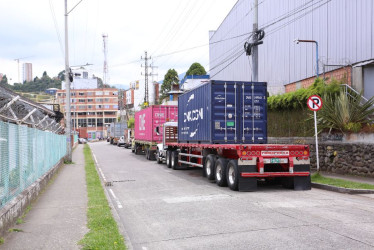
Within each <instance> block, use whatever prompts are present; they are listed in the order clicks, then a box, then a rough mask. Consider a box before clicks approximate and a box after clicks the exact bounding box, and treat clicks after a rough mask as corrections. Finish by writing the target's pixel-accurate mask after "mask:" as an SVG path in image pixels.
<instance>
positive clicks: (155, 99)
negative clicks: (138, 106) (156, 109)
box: [149, 59, 158, 103]
mask: <svg viewBox="0 0 374 250" xmlns="http://www.w3.org/2000/svg"><path fill="white" fill-rule="evenodd" d="M149 67H150V68H151V70H152V71H151V73H150V74H149V75H150V76H151V77H152V87H153V88H154V86H155V85H154V78H153V77H154V76H158V73H153V71H154V69H157V68H158V66H154V63H153V59H152V63H151V65H150V66H149ZM156 94H157V92H156V91H155V93H154V103H156V101H157V96H156Z"/></svg>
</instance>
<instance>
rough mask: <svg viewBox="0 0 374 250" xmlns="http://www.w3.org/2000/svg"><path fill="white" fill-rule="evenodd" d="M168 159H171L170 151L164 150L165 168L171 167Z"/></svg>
mask: <svg viewBox="0 0 374 250" xmlns="http://www.w3.org/2000/svg"><path fill="white" fill-rule="evenodd" d="M170 157H171V151H170V150H166V166H167V167H168V168H170V167H171V163H170Z"/></svg>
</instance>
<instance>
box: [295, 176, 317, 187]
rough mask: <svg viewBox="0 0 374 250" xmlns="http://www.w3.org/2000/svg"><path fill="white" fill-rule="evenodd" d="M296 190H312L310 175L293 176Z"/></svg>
mask: <svg viewBox="0 0 374 250" xmlns="http://www.w3.org/2000/svg"><path fill="white" fill-rule="evenodd" d="M293 187H294V190H310V189H311V188H312V184H311V180H310V175H309V176H295V177H294V178H293Z"/></svg>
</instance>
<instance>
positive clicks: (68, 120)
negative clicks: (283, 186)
mask: <svg viewBox="0 0 374 250" xmlns="http://www.w3.org/2000/svg"><path fill="white" fill-rule="evenodd" d="M69 73H70V68H69V40H68V2H67V0H65V84H66V101H65V105H66V131H65V133H66V135H67V137H68V138H67V155H66V160H67V161H68V162H72V154H71V111H70V78H69V77H70V76H69Z"/></svg>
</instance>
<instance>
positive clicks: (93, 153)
mask: <svg viewBox="0 0 374 250" xmlns="http://www.w3.org/2000/svg"><path fill="white" fill-rule="evenodd" d="M92 155H93V157H94V158H95V162H96V165H99V163H97V159H96V155H95V154H94V153H92Z"/></svg>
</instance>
